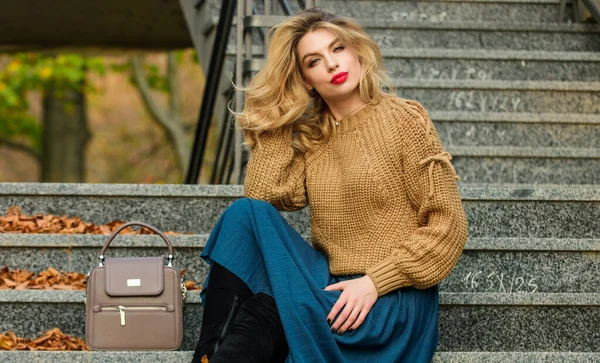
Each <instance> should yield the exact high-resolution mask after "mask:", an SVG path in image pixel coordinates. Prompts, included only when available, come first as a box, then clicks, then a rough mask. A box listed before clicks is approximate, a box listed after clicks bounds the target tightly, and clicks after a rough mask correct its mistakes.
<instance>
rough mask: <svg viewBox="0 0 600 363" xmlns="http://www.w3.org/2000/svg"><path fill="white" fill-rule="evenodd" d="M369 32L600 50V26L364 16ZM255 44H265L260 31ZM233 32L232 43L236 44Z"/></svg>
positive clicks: (399, 38) (391, 42) (496, 45)
mask: <svg viewBox="0 0 600 363" xmlns="http://www.w3.org/2000/svg"><path fill="white" fill-rule="evenodd" d="M284 19H285V17H265V16H255V17H253V18H252V20H251V21H248V22H247V23H248V25H249V26H253V27H256V28H259V27H271V26H273V25H275V24H277V23H279V22H280V21H282V20H284ZM359 23H360V24H361V25H362V26H363V27H364V28H365V29H366V30H367V33H368V34H369V35H370V36H371V37H372V38H373V39H374V40H375V41H376V42H377V43H378V44H379V46H380V47H381V48H382V49H386V48H400V49H405V48H446V49H479V50H483V49H486V50H488V49H489V50H501V49H502V50H535V51H579V52H596V51H598V50H600V37H599V36H598V34H599V33H600V25H597V24H564V23H561V24H559V23H556V24H553V23H547V24H544V23H513V22H510V23H506V22H468V21H452V22H451V21H447V22H443V23H434V22H418V21H400V20H393V19H379V18H376V19H373V18H371V19H361V20H360V21H359ZM253 34H254V36H253V39H254V40H253V43H255V44H261V41H260V38H259V37H258V33H257V32H256V31H254V32H253ZM235 37H236V31H232V32H231V34H230V38H229V39H228V44H232V45H233V44H236V42H235Z"/></svg>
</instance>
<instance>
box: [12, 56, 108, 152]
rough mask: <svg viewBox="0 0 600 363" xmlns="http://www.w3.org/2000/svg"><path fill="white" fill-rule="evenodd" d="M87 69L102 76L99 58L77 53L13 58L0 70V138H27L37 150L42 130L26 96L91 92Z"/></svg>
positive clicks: (104, 71)
mask: <svg viewBox="0 0 600 363" xmlns="http://www.w3.org/2000/svg"><path fill="white" fill-rule="evenodd" d="M88 70H89V71H92V72H95V73H98V74H100V75H104V74H105V73H106V66H105V65H104V62H103V61H102V59H101V58H86V57H82V56H80V55H77V54H60V55H57V56H49V55H43V54H37V53H20V54H17V55H15V56H14V57H13V58H12V60H11V61H10V62H9V63H8V65H7V66H6V67H5V68H4V69H0V138H3V139H8V140H16V139H23V138H24V139H28V140H29V143H30V144H31V146H32V147H33V148H34V149H36V150H38V151H39V150H40V149H41V134H42V130H41V126H40V123H39V122H37V121H36V119H35V118H34V117H33V115H31V113H30V107H29V103H28V102H27V95H28V94H29V93H30V92H34V91H41V92H43V91H45V90H47V89H49V88H52V89H53V91H55V92H57V93H58V94H60V93H61V91H62V92H64V91H66V90H70V89H75V90H78V91H81V92H93V91H95V89H94V88H93V87H92V86H91V85H90V84H88V82H86V75H87V73H88Z"/></svg>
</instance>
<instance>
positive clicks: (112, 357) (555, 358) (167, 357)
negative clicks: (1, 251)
mask: <svg viewBox="0 0 600 363" xmlns="http://www.w3.org/2000/svg"><path fill="white" fill-rule="evenodd" d="M193 355H194V352H193V351H175V352H156V351H128V352H117V351H92V352H52V351H0V361H2V362H4V363H22V362H37V363H56V362H62V363H80V362H116V363H117V362H157V363H172V362H190V361H191V360H192V357H193ZM598 360H600V353H573V352H436V353H435V355H434V356H433V360H432V362H433V363H456V362H464V363H475V362H489V363H503V362H514V363H531V362H547V363H575V362H578V363H580V362H590V363H591V362H596V361H598Z"/></svg>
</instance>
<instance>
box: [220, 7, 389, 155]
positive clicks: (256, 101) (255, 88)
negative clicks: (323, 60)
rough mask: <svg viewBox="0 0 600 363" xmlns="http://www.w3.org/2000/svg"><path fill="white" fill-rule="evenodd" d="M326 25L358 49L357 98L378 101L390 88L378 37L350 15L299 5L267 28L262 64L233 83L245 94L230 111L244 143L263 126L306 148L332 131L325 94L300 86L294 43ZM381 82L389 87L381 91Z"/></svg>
mask: <svg viewBox="0 0 600 363" xmlns="http://www.w3.org/2000/svg"><path fill="white" fill-rule="evenodd" d="M316 29H328V30H330V31H332V32H333V33H334V34H336V35H337V36H338V37H339V39H340V41H341V42H342V44H344V45H345V46H346V47H349V48H351V49H352V50H354V51H355V52H356V54H357V55H358V59H359V61H360V63H361V65H362V72H361V75H360V81H359V90H360V98H361V99H362V101H363V102H365V103H374V104H375V103H378V102H379V100H381V98H382V97H383V96H384V95H391V94H395V92H394V89H393V87H392V86H391V85H390V82H389V76H388V74H387V72H386V70H385V67H384V65H383V57H382V55H381V50H380V49H379V46H378V45H377V43H376V42H375V41H374V40H373V39H372V38H371V37H370V36H369V35H368V34H367V33H366V32H365V31H364V29H363V28H362V27H361V26H360V25H359V24H358V22H356V21H355V20H353V19H350V18H346V17H340V16H336V15H334V14H331V13H329V12H327V11H326V10H325V9H323V8H321V7H312V8H309V9H306V10H303V11H300V12H298V13H296V14H294V15H293V16H290V17H288V18H287V19H286V20H285V21H283V22H281V23H279V24H277V25H276V26H274V27H273V28H271V29H270V30H269V32H268V34H267V47H268V52H267V57H266V62H265V65H264V66H263V67H262V68H261V70H260V71H259V72H258V73H257V74H256V75H255V76H254V77H253V78H252V79H251V81H250V83H249V85H248V86H247V87H238V86H236V85H235V84H234V87H235V88H236V89H237V90H240V91H243V92H244V96H245V103H244V110H243V112H240V113H237V112H234V111H232V110H230V111H231V112H232V114H233V115H234V116H235V117H236V118H237V119H238V120H239V123H240V126H241V127H242V128H243V130H244V138H245V142H244V144H246V145H248V146H250V147H251V148H254V146H255V145H256V143H257V142H258V136H259V135H260V134H261V133H263V132H283V133H284V134H287V135H289V133H290V132H291V133H292V134H293V135H294V138H293V141H292V147H293V149H294V151H295V152H297V153H306V152H307V151H310V150H311V149H312V148H313V147H314V146H315V145H317V144H320V143H324V142H327V141H328V140H329V139H330V138H331V137H332V136H333V135H334V134H335V131H336V129H335V127H333V121H334V116H333V114H332V113H331V112H330V110H329V108H328V107H327V104H326V103H325V101H324V99H323V98H322V97H321V96H320V95H319V94H318V93H317V92H316V90H315V91H312V92H310V93H309V92H308V91H307V90H306V88H305V82H304V78H303V75H302V72H301V64H300V57H299V55H298V50H297V45H298V42H299V41H300V39H301V38H302V37H303V36H304V35H305V34H307V33H310V32H312V31H314V30H316ZM383 86H385V87H387V88H388V89H389V90H390V93H386V92H383V90H382V87H383Z"/></svg>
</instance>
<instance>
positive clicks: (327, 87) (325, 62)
mask: <svg viewBox="0 0 600 363" xmlns="http://www.w3.org/2000/svg"><path fill="white" fill-rule="evenodd" d="M297 50H298V55H299V57H300V64H301V66H300V69H301V71H302V74H303V76H304V80H305V81H306V86H307V89H311V88H313V87H314V88H315V89H316V90H317V92H319V94H320V95H321V97H323V98H324V99H325V100H336V99H344V98H347V97H348V96H349V95H351V94H352V93H353V92H358V82H359V80H360V74H361V64H360V62H359V60H358V55H357V54H356V53H355V52H354V51H353V50H352V49H350V48H348V47H346V46H345V44H343V43H341V41H340V40H338V39H337V36H336V34H335V33H333V32H332V31H330V30H329V29H316V30H314V31H312V32H310V33H307V34H305V35H304V36H303V37H302V38H301V39H300V41H299V42H298V48H297Z"/></svg>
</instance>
